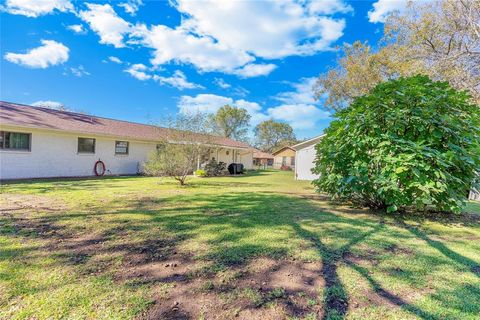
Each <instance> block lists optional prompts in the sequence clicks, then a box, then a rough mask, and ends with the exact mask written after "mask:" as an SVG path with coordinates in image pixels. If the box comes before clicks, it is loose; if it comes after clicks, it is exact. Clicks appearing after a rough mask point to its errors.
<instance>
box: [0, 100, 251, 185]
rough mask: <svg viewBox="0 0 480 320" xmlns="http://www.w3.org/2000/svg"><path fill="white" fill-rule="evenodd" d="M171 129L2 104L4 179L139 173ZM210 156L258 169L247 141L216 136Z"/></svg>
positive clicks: (0, 172) (0, 127) (0, 147)
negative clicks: (101, 169)
mask: <svg viewBox="0 0 480 320" xmlns="http://www.w3.org/2000/svg"><path fill="white" fill-rule="evenodd" d="M167 130H168V129H165V128H159V127H156V126H151V125H145V124H139V123H133V122H127V121H120V120H113V119H107V118H101V117H95V116H90V115H84V114H79V113H74V112H65V111H58V110H52V109H48V108H40V107H31V106H26V105H20V104H14V103H8V102H0V179H1V180H4V179H24V178H44V177H77V176H92V175H94V166H95V163H96V162H97V161H98V160H101V161H102V162H103V163H104V164H105V169H106V172H105V174H107V175H109V174H111V175H126V174H137V173H139V172H141V170H142V164H143V162H144V161H146V160H147V158H148V156H149V154H150V153H151V152H153V151H155V150H156V147H157V144H158V143H159V142H161V137H162V134H165V133H166V131H167ZM211 141H212V144H213V145H212V151H211V155H210V156H211V157H215V159H216V160H217V161H223V162H225V163H227V164H229V163H232V162H236V163H243V165H244V166H245V168H247V169H251V168H252V167H253V152H252V150H251V149H250V146H248V145H247V144H245V143H243V142H239V141H235V140H232V139H228V138H223V137H211Z"/></svg>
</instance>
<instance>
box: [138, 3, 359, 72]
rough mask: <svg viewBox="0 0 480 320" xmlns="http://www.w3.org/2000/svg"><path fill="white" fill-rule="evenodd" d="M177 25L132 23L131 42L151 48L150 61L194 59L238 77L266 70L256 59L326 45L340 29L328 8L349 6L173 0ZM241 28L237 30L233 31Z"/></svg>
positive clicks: (308, 51) (201, 67) (200, 65)
mask: <svg viewBox="0 0 480 320" xmlns="http://www.w3.org/2000/svg"><path fill="white" fill-rule="evenodd" d="M174 5H175V7H176V9H177V10H178V11H179V12H180V14H181V15H182V20H181V23H180V25H178V26H176V27H169V26H166V25H152V26H147V25H145V24H137V25H136V26H135V27H134V28H133V31H132V32H131V33H130V37H131V39H130V41H129V43H131V44H140V45H143V46H146V47H149V48H151V49H153V58H152V59H151V63H152V64H153V65H156V66H158V65H163V64H166V63H171V62H174V63H179V64H191V65H194V66H195V67H196V68H197V69H198V70H199V71H200V72H210V71H219V72H224V73H228V74H235V75H238V76H240V77H245V78H247V77H256V76H263V75H267V74H269V73H270V72H272V71H273V70H274V69H275V68H276V65H275V64H273V63H267V62H261V63H259V62H258V60H259V58H262V59H263V60H271V59H281V58H284V57H287V56H291V55H312V54H315V53H317V52H319V51H323V50H330V49H331V45H332V44H333V43H334V42H335V41H336V40H337V39H338V38H340V37H341V36H342V35H343V29H344V28H345V21H344V19H339V18H336V17H335V18H334V17H332V16H330V15H332V14H334V13H339V12H340V13H344V12H348V11H350V10H351V7H350V6H348V5H346V4H345V3H344V2H343V1H341V0H328V1H326V2H325V3H323V1H322V2H321V3H317V2H316V1H302V2H300V1H295V0H286V1H229V2H226V1H220V0H210V1H200V2H199V1H184V0H179V1H176V2H175V3H174ZM239 30H241V32H240V31H239Z"/></svg>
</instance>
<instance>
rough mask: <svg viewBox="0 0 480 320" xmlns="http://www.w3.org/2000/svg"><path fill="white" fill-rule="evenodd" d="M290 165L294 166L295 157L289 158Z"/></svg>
mask: <svg viewBox="0 0 480 320" xmlns="http://www.w3.org/2000/svg"><path fill="white" fill-rule="evenodd" d="M290 165H291V166H294V165H295V157H290Z"/></svg>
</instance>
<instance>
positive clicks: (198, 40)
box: [132, 25, 255, 73]
mask: <svg viewBox="0 0 480 320" xmlns="http://www.w3.org/2000/svg"><path fill="white" fill-rule="evenodd" d="M132 35H133V36H134V37H136V38H138V39H139V42H140V43H141V44H143V45H145V46H147V47H149V48H152V49H154V54H153V58H152V60H151V63H152V64H153V65H162V64H165V63H169V62H177V63H188V64H192V65H194V66H195V67H197V68H198V69H199V70H200V71H205V72H206V71H223V72H227V73H233V72H234V70H235V69H236V68H239V67H241V66H243V65H245V64H247V63H249V62H251V61H253V60H254V59H255V58H254V57H252V56H251V55H249V54H248V53H246V52H243V51H240V50H235V49H232V48H229V47H228V46H225V45H223V44H221V43H219V42H215V41H214V40H213V39H212V38H210V37H203V36H202V37H198V36H194V35H192V34H190V33H188V32H187V31H186V30H185V29H183V28H181V27H177V28H176V29H172V28H169V27H167V26H164V25H157V26H153V27H151V28H150V29H149V28H147V27H146V26H145V25H137V27H136V28H135V31H134V32H133V34H132Z"/></svg>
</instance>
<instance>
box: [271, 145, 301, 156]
mask: <svg viewBox="0 0 480 320" xmlns="http://www.w3.org/2000/svg"><path fill="white" fill-rule="evenodd" d="M286 149H290V150H292V151H294V152H295V151H296V150H295V149H293V148H292V147H283V148H281V149H278V150H277V151H275V152H272V154H273V155H274V156H276V155H277V154H279V153H280V152H282V151H283V150H286Z"/></svg>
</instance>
